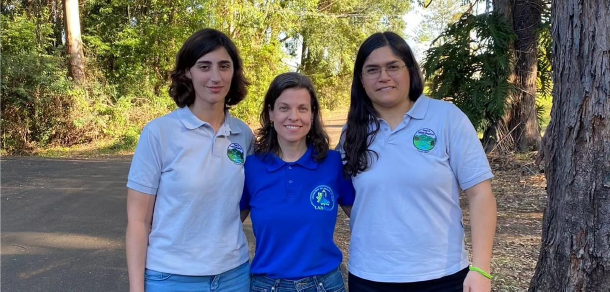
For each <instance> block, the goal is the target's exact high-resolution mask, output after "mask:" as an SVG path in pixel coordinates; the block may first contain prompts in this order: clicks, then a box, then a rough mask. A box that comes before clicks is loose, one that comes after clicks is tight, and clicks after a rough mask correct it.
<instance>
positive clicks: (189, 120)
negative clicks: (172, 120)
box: [178, 106, 241, 134]
mask: <svg viewBox="0 0 610 292" xmlns="http://www.w3.org/2000/svg"><path fill="white" fill-rule="evenodd" d="M178 117H179V118H180V121H181V122H182V124H183V125H184V126H185V127H186V128H187V129H189V130H194V129H197V128H199V127H201V126H203V125H209V123H207V122H204V121H202V120H200V119H199V118H198V117H197V116H195V114H193V112H191V109H190V108H189V107H188V106H185V107H182V108H178ZM224 127H226V128H227V131H228V132H230V133H231V134H239V133H241V127H240V126H239V124H238V123H237V120H236V119H235V118H233V117H232V116H231V114H230V113H229V111H225V122H224V123H223V124H222V126H221V127H220V128H221V129H222V128H224Z"/></svg>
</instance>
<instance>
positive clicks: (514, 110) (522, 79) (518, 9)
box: [483, 0, 542, 152]
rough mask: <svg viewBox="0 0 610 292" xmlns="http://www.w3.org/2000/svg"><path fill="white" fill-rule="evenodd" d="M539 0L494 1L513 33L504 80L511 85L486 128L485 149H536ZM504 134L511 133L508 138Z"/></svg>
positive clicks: (538, 133)
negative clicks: (500, 113) (500, 112)
mask: <svg viewBox="0 0 610 292" xmlns="http://www.w3.org/2000/svg"><path fill="white" fill-rule="evenodd" d="M541 5H542V3H541V1H540V0H494V1H493V6H494V11H495V12H496V13H498V14H499V15H500V16H502V17H503V18H504V20H505V21H506V22H507V23H509V24H510V25H511V27H512V28H513V31H514V32H515V34H516V35H517V38H516V40H515V42H514V43H512V44H510V51H511V54H512V55H513V56H514V58H515V61H516V62H515V63H514V64H513V65H512V66H513V67H512V70H513V73H512V74H511V75H510V76H509V78H508V81H509V82H510V84H512V85H513V86H514V89H513V90H511V92H510V94H509V96H508V97H507V104H506V109H505V113H504V117H503V118H502V119H501V120H500V121H497V122H496V123H495V124H494V125H493V126H492V127H494V128H493V129H488V130H487V131H486V133H485V135H484V141H483V144H484V146H485V150H486V151H487V152H489V151H490V150H492V149H496V147H498V146H500V149H505V150H516V151H519V152H524V151H530V150H538V149H539V147H540V141H541V136H540V126H539V124H538V117H537V115H536V91H537V86H536V80H537V74H538V62H537V57H538V56H537V54H538V30H539V29H540V25H541V21H542V19H541V12H542V6H541ZM504 135H511V137H510V139H507V137H504Z"/></svg>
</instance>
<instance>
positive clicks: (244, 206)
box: [239, 158, 253, 211]
mask: <svg viewBox="0 0 610 292" xmlns="http://www.w3.org/2000/svg"><path fill="white" fill-rule="evenodd" d="M248 168H249V167H248V158H246V164H245V165H244V172H245V174H246V179H245V180H244V190H243V191H242V193H241V200H239V210H241V211H243V210H250V197H251V196H250V191H249V187H250V183H249V182H248V177H251V176H252V175H253V174H252V173H250V171H248Z"/></svg>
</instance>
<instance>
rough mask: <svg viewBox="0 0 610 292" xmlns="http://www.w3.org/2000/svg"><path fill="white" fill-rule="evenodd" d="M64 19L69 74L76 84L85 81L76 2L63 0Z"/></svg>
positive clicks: (75, 0) (74, 0)
mask: <svg viewBox="0 0 610 292" xmlns="http://www.w3.org/2000/svg"><path fill="white" fill-rule="evenodd" d="M64 19H65V22H66V41H67V47H68V56H69V62H70V65H69V74H70V77H72V79H73V80H74V82H75V83H76V84H82V82H83V81H84V80H85V64H84V59H85V58H84V54H83V41H82V39H81V34H80V16H79V12H78V0H64Z"/></svg>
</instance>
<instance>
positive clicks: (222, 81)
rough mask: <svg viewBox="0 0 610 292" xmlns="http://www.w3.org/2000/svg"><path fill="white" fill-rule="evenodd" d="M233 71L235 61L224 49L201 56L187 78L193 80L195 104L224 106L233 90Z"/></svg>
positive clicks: (187, 74) (187, 72)
mask: <svg viewBox="0 0 610 292" xmlns="http://www.w3.org/2000/svg"><path fill="white" fill-rule="evenodd" d="M233 71H234V68H233V61H232V60H231V56H229V53H228V52H227V50H226V49H225V48H224V47H220V48H218V49H216V50H214V51H211V52H209V53H207V54H205V55H203V56H201V58H199V59H198V60H197V62H195V65H194V66H193V67H191V68H190V69H188V70H187V71H186V77H188V78H189V79H191V81H192V82H193V88H194V89H195V104H202V105H208V106H211V105H215V104H217V103H222V104H223V105H224V102H225V97H226V96H227V94H228V93H229V89H230V88H231V80H232V79H233Z"/></svg>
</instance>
